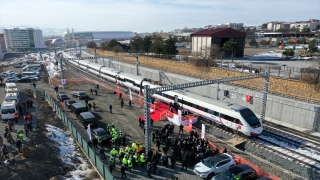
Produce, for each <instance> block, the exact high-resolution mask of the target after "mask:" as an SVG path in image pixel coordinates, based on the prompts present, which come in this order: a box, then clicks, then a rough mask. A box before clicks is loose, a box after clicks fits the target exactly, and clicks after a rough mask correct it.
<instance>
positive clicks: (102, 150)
mask: <svg viewBox="0 0 320 180" xmlns="http://www.w3.org/2000/svg"><path fill="white" fill-rule="evenodd" d="M99 152H100V156H101V158H103V159H105V158H106V154H105V153H104V148H103V147H101V148H100V150H99Z"/></svg>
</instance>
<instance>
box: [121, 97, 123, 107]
mask: <svg viewBox="0 0 320 180" xmlns="http://www.w3.org/2000/svg"><path fill="white" fill-rule="evenodd" d="M123 105H124V102H123V99H121V108H123Z"/></svg>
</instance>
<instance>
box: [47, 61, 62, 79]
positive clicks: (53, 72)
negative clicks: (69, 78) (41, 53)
mask: <svg viewBox="0 0 320 180" xmlns="http://www.w3.org/2000/svg"><path fill="white" fill-rule="evenodd" d="M46 68H47V71H48V74H49V76H50V78H53V77H56V76H58V75H60V70H57V69H56V68H55V65H54V64H53V62H48V65H47V66H46Z"/></svg>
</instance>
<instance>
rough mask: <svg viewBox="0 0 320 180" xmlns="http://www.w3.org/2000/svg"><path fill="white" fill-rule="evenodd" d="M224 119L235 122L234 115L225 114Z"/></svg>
mask: <svg viewBox="0 0 320 180" xmlns="http://www.w3.org/2000/svg"><path fill="white" fill-rule="evenodd" d="M224 119H225V120H228V121H232V122H233V120H234V118H233V117H230V116H228V115H224Z"/></svg>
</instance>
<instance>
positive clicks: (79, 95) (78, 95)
mask: <svg viewBox="0 0 320 180" xmlns="http://www.w3.org/2000/svg"><path fill="white" fill-rule="evenodd" d="M71 95H72V97H76V98H78V99H85V98H88V95H87V93H85V92H82V91H79V92H74V93H72V94H71Z"/></svg>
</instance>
